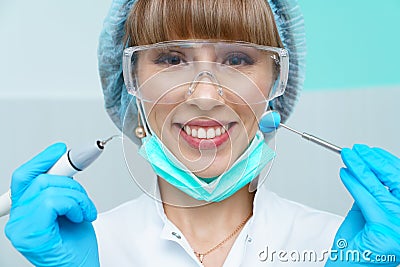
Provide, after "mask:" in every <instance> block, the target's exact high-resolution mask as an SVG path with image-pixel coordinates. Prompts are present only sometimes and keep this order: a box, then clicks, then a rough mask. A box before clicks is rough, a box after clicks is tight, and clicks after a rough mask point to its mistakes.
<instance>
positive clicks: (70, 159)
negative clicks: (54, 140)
mask: <svg viewBox="0 0 400 267" xmlns="http://www.w3.org/2000/svg"><path fill="white" fill-rule="evenodd" d="M114 137H116V135H114V136H111V137H110V138H108V139H106V140H104V141H101V140H97V141H96V142H95V143H94V144H89V145H86V146H83V147H80V148H77V149H70V150H68V151H67V152H66V153H65V154H64V155H62V156H61V158H60V159H59V160H58V161H57V162H56V163H55V164H54V165H53V167H51V168H50V170H48V171H47V174H53V175H61V176H69V177H72V176H73V175H75V174H76V173H78V172H80V171H83V170H84V169H86V168H87V167H88V166H89V165H90V164H92V163H93V162H94V161H95V160H96V159H97V158H98V157H99V156H100V155H101V153H102V152H103V150H104V146H105V145H106V144H107V143H108V142H109V141H110V140H112V139H113V138H114ZM10 208H11V191H10V190H8V192H6V193H4V194H3V195H1V196H0V217H2V216H5V215H7V214H9V213H10Z"/></svg>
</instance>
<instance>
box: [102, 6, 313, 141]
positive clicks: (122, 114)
mask: <svg viewBox="0 0 400 267" xmlns="http://www.w3.org/2000/svg"><path fill="white" fill-rule="evenodd" d="M267 1H268V3H269V5H270V7H271V9H272V12H273V13H274V17H275V21H276V25H277V28H278V31H279V35H280V38H281V40H282V43H283V45H284V47H285V48H286V49H287V50H288V51H289V78H288V83H287V86H286V90H285V93H284V94H283V95H282V96H280V97H278V98H276V99H274V100H273V101H271V103H270V106H271V108H273V109H274V110H276V111H278V112H279V113H280V114H281V118H282V122H285V121H286V120H287V118H288V117H289V115H290V114H291V112H292V110H293V108H294V106H295V104H296V101H297V98H298V95H299V92H300V90H301V89H302V87H303V83H304V75H305V56H306V38H305V29H304V20H303V15H302V13H301V10H300V7H299V5H298V3H297V0H267ZM135 2H136V0H113V1H112V4H111V8H110V10H109V12H108V14H107V16H106V18H105V20H104V25H103V29H102V31H101V34H100V40H99V46H98V67H99V74H100V79H101V85H102V88H103V94H104V102H105V108H106V111H107V113H108V115H109V116H110V118H111V119H112V121H113V122H114V123H115V125H116V126H117V127H118V128H119V129H120V130H121V131H124V133H125V134H126V135H127V136H128V137H129V138H131V139H132V141H134V142H135V143H136V144H141V141H140V140H139V139H138V138H137V137H136V136H135V135H134V132H135V131H134V130H135V128H136V126H137V123H138V121H137V119H138V116H137V112H138V111H137V106H136V105H130V104H129V103H130V102H131V101H132V100H134V99H133V96H132V95H130V94H128V92H127V90H126V88H125V84H124V79H123V74H122V53H123V50H124V48H125V43H124V35H125V21H126V19H127V17H128V14H129V12H130V10H131V8H132V6H133V4H134V3H135ZM125 118H129V120H126V121H124V119H125Z"/></svg>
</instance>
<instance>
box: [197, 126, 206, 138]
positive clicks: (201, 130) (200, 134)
mask: <svg viewBox="0 0 400 267" xmlns="http://www.w3.org/2000/svg"><path fill="white" fill-rule="evenodd" d="M206 137H207V134H206V130H205V129H204V128H201V127H200V128H199V129H198V130H197V138H206Z"/></svg>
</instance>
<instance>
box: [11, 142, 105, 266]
mask: <svg viewBox="0 0 400 267" xmlns="http://www.w3.org/2000/svg"><path fill="white" fill-rule="evenodd" d="M65 151H66V147H65V145H64V144H61V143H58V144H54V145H52V146H50V147H48V148H47V149H46V150H44V151H43V152H41V153H40V154H38V155H37V156H36V157H34V158H33V159H32V160H30V161H28V162H27V163H25V164H24V165H22V166H21V167H19V168H18V169H17V170H16V171H15V172H14V173H13V177H12V182H11V195H12V206H11V211H10V219H9V221H8V223H7V225H6V227H5V233H6V236H7V237H8V239H10V241H11V243H12V244H13V246H14V247H15V248H16V249H17V250H18V251H19V252H20V253H21V254H23V255H24V256H25V257H26V258H27V259H28V260H29V261H30V262H31V263H32V264H34V265H35V266H40V267H50V266H58V267H60V266H61V267H66V266H71V267H72V266H74V267H76V266H88V267H96V266H100V264H99V258H98V249H97V241H96V235H95V232H94V229H93V227H92V224H91V222H92V221H94V220H95V219H96V217H97V211H96V208H95V206H94V204H93V203H92V201H91V200H90V199H89V197H88V195H87V193H86V192H85V190H84V189H83V187H82V186H81V185H80V184H79V183H78V182H76V181H75V180H73V179H71V178H70V177H64V176H56V175H49V174H46V172H47V171H48V170H49V169H50V168H51V167H52V166H53V165H54V163H56V162H57V160H58V159H59V158H60V157H61V156H62V155H63V154H64V153H65Z"/></svg>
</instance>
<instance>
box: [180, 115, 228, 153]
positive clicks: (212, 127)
mask: <svg viewBox="0 0 400 267" xmlns="http://www.w3.org/2000/svg"><path fill="white" fill-rule="evenodd" d="M235 124H236V123H235V122H231V123H224V124H222V123H218V122H216V121H192V122H189V123H187V124H184V125H182V124H180V125H179V126H180V128H181V129H180V136H181V137H182V138H183V139H184V140H185V141H186V142H187V143H188V144H189V145H190V146H191V147H193V148H196V149H215V148H216V147H219V146H221V145H222V144H223V143H225V142H226V141H227V140H228V139H229V134H230V132H231V131H232V128H233V126H234V125H235Z"/></svg>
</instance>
